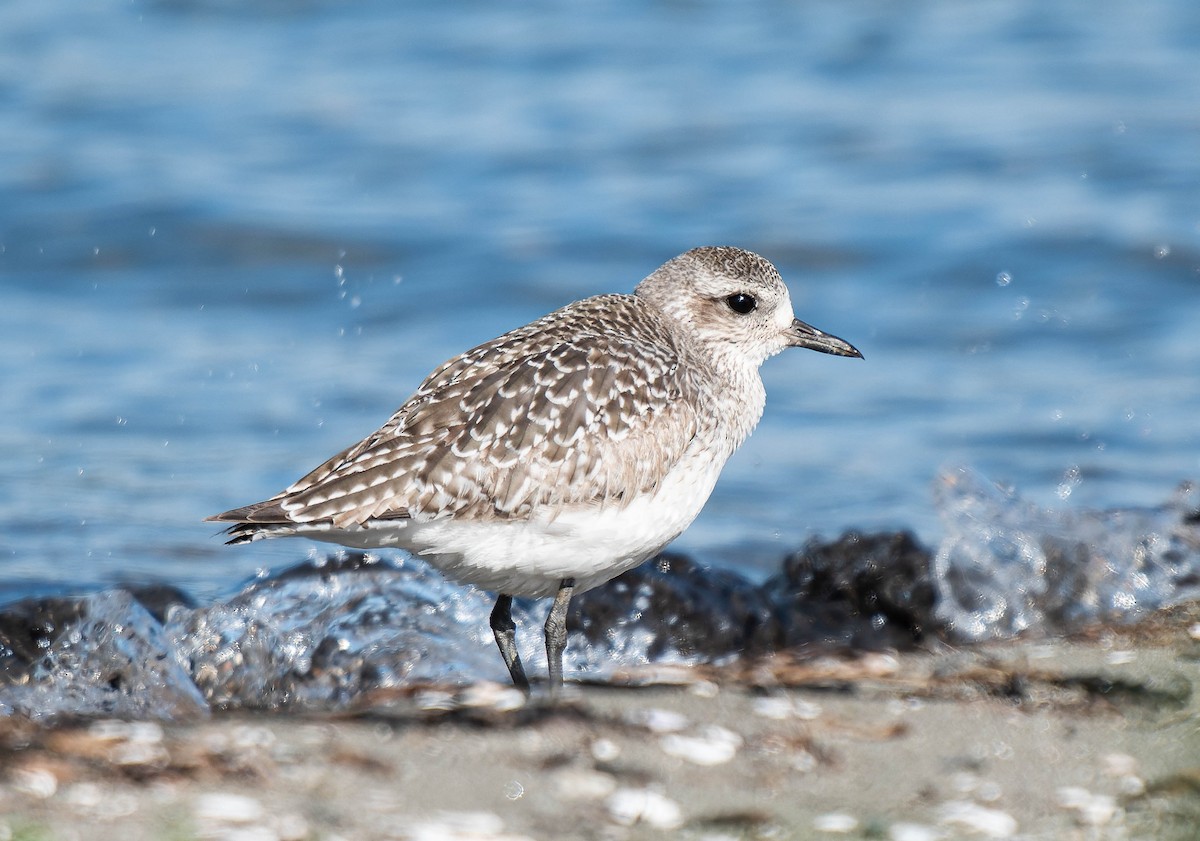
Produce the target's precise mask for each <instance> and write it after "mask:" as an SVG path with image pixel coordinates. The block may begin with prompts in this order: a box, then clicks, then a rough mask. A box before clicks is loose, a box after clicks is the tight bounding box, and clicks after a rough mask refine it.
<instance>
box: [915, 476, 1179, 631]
mask: <svg viewBox="0 0 1200 841" xmlns="http://www.w3.org/2000/svg"><path fill="white" fill-rule="evenodd" d="M935 498H936V502H937V507H938V511H939V514H940V515H941V518H942V522H943V524H944V526H945V530H946V533H945V537H943V539H942V542H941V545H940V547H939V548H938V552H937V556H936V558H935V581H936V582H937V584H938V589H939V595H940V598H939V601H938V604H939V608H938V611H937V614H938V616H939V617H940V618H941V619H942V620H943V621H944V622H945V623H946V625H947V627H948V628H949V629H950V630H951V631H952V632H953V633H954V635H955V636H957V637H959V638H961V639H964V640H971V641H978V640H983V639H999V638H1004V637H1010V636H1013V635H1015V634H1020V633H1026V632H1034V633H1045V632H1047V631H1056V630H1068V629H1071V628H1076V627H1079V626H1080V625H1081V624H1082V623H1085V622H1089V621H1098V620H1110V619H1116V620H1126V619H1133V618H1136V617H1138V616H1140V615H1143V614H1145V613H1147V612H1149V611H1152V610H1156V609H1158V608H1160V607H1164V606H1167V605H1170V604H1173V603H1177V602H1180V601H1185V600H1187V599H1193V598H1197V597H1200V493H1197V490H1196V487H1195V486H1194V485H1192V484H1190V483H1189V484H1184V485H1182V486H1180V488H1179V489H1178V491H1177V492H1176V493H1175V495H1174V496H1172V497H1171V499H1170V500H1168V501H1167V502H1166V503H1165V504H1163V505H1162V506H1160V507H1158V508H1145V509H1113V510H1107V511H1086V510H1076V509H1066V508H1064V509H1057V510H1055V509H1046V508H1041V507H1039V506H1037V505H1034V504H1032V503H1030V502H1027V501H1025V500H1023V499H1022V498H1021V497H1020V496H1018V495H1017V494H1016V492H1015V491H1013V490H1012V489H1006V488H1003V487H1001V486H998V485H996V484H993V483H992V482H989V481H988V480H987V479H985V478H984V477H983V476H981V475H980V474H979V473H977V472H975V471H973V470H970V469H967V468H959V469H954V470H947V471H945V472H943V473H942V474H941V475H940V476H939V477H938V479H937V481H936V483H935Z"/></svg>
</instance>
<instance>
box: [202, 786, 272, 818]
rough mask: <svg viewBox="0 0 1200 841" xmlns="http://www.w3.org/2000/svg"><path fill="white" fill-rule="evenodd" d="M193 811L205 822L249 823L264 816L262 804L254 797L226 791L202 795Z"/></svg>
mask: <svg viewBox="0 0 1200 841" xmlns="http://www.w3.org/2000/svg"><path fill="white" fill-rule="evenodd" d="M193 811H194V813H195V815H196V820H197V821H198V822H200V823H204V824H248V823H254V822H255V821H259V820H262V817H263V807H262V804H261V803H259V802H258V801H257V800H255V799H254V798H253V797H246V796H245V795H242V794H228V793H226V792H212V793H209V794H202V795H200V796H199V797H197V798H196V805H195V807H194V810H193Z"/></svg>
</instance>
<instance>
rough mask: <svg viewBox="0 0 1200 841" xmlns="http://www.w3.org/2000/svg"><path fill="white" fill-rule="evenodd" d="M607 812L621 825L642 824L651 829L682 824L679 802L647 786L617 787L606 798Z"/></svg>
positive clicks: (671, 827) (667, 827) (675, 826)
mask: <svg viewBox="0 0 1200 841" xmlns="http://www.w3.org/2000/svg"><path fill="white" fill-rule="evenodd" d="M608 814H609V817H611V818H612V820H613V821H614V822H615V823H617V824H620V825H621V826H634V825H635V824H644V825H646V826H648V827H651V828H652V829H678V828H679V827H681V826H683V810H682V809H681V808H680V807H679V804H678V803H676V802H675V801H674V800H671V799H670V798H668V797H665V796H664V795H662V794H659V793H658V792H657V791H654V790H653V789H648V788H619V789H617V790H616V791H614V792H613V793H612V795H611V796H610V797H609V798H608Z"/></svg>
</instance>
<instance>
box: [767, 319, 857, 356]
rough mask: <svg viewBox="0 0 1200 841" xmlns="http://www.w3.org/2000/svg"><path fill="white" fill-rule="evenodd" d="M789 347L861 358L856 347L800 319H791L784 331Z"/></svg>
mask: <svg viewBox="0 0 1200 841" xmlns="http://www.w3.org/2000/svg"><path fill="white" fill-rule="evenodd" d="M784 335H785V336H787V339H788V346H789V347H803V348H808V349H809V350H819V351H820V352H821V353H832V354H833V355H834V356H854V357H858V358H859V359H862V354H861V353H859V350H858V348H856V347H855V346H854V345H852V344H850V343H849V342H847V341H846V340H845V339H839V338H838V337H837V336H831V335H830V334H828V333H823V332H821V331H820V330H818V329H817V328H816V327H813V326H812V325H811V324H805V323H804V322H803V321H801V320H800V319H798V318H796V319H792V326H791V327H789V328H788V329H787V330H785V331H784Z"/></svg>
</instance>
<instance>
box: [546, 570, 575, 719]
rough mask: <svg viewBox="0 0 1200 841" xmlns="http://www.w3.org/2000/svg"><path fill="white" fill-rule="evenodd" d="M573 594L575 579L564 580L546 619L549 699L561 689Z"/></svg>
mask: <svg viewBox="0 0 1200 841" xmlns="http://www.w3.org/2000/svg"><path fill="white" fill-rule="evenodd" d="M574 593H575V579H574V578H564V579H563V580H562V584H560V585H559V587H558V594H557V595H556V596H555V597H554V604H553V605H551V607H550V615H549V616H547V617H546V665H547V666H548V667H549V669H550V697H551V698H553V697H554V696H556V695H557V694H558V692H559V690H561V689H562V685H563V675H562V656H563V649H564V648H566V647H567V607H568V606H570V604H571V596H572V595H574Z"/></svg>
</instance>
